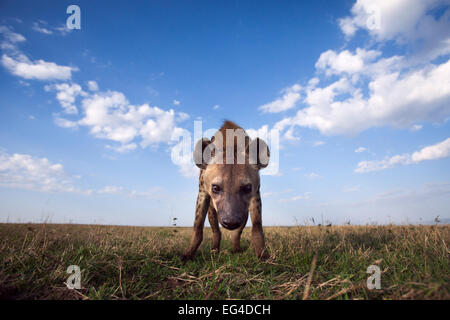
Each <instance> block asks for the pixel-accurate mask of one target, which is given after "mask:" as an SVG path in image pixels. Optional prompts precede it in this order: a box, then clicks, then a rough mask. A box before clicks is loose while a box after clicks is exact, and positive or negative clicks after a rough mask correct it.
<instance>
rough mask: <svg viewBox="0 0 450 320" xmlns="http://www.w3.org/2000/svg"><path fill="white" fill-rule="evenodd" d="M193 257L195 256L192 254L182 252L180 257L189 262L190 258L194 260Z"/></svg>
mask: <svg viewBox="0 0 450 320" xmlns="http://www.w3.org/2000/svg"><path fill="white" fill-rule="evenodd" d="M193 258H194V256H193V255H191V254H182V255H181V256H180V259H181V261H182V262H187V261H189V260H192V259H193Z"/></svg>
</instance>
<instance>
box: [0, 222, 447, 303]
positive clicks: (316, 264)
mask: <svg viewBox="0 0 450 320" xmlns="http://www.w3.org/2000/svg"><path fill="white" fill-rule="evenodd" d="M210 232H211V231H210V230H209V229H205V235H204V239H205V240H204V242H203V244H202V246H201V247H200V249H199V251H198V253H197V255H196V257H195V259H194V261H191V262H188V263H186V264H182V262H181V261H180V259H179V254H180V253H181V252H182V250H183V249H184V248H185V247H186V246H187V244H188V239H189V236H190V234H191V228H179V227H177V228H157V227H118V226H94V225H92V226H83V225H48V224H47V225H46V224H42V225H34V224H27V225H25V224H20V225H19V224H0V239H1V240H0V298H3V299H449V298H450V293H449V292H450V286H449V275H450V272H449V240H450V226H449V225H445V226H330V227H319V226H313V227H269V228H265V234H266V243H267V246H268V249H269V251H270V253H271V259H270V260H268V261H266V262H264V263H261V262H258V261H257V260H256V258H255V255H254V253H253V250H252V248H251V245H250V230H249V229H248V228H247V229H246V230H244V233H243V237H242V238H243V239H242V247H243V248H244V249H247V250H245V251H244V252H243V253H241V254H232V253H231V242H230V234H229V233H228V232H223V240H222V251H221V252H220V253H215V254H213V253H210V251H209V249H210V245H211V243H210V237H211V234H210ZM373 264H375V265H378V266H380V268H381V270H382V275H381V285H382V289H381V290H368V289H367V287H366V279H367V277H368V276H369V275H368V274H366V270H367V267H368V266H369V265H373ZM69 265H78V266H80V268H81V271H82V277H81V283H82V289H80V290H69V289H67V288H66V286H65V284H64V283H65V281H66V279H67V278H68V276H69V275H68V274H66V269H67V267H68V266H69Z"/></svg>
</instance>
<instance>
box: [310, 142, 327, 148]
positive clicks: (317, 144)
mask: <svg viewBox="0 0 450 320" xmlns="http://www.w3.org/2000/svg"><path fill="white" fill-rule="evenodd" d="M324 144H325V142H324V141H315V142H314V143H313V146H314V147H319V146H323V145H324Z"/></svg>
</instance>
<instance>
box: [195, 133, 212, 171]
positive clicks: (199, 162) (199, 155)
mask: <svg viewBox="0 0 450 320" xmlns="http://www.w3.org/2000/svg"><path fill="white" fill-rule="evenodd" d="M210 144H211V140H209V139H207V138H202V139H200V140H198V141H197V143H196V144H195V148H194V163H195V165H196V166H197V167H199V168H200V169H206V166H207V165H208V162H209V161H210V159H209V158H210V156H209V157H207V159H205V157H203V155H204V151H205V149H206V147H208V146H209V145H210ZM208 154H209V155H211V153H208Z"/></svg>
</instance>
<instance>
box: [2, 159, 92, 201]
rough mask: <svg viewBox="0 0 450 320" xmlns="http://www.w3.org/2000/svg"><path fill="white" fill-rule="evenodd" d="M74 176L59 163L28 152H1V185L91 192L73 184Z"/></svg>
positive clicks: (28, 188)
mask: <svg viewBox="0 0 450 320" xmlns="http://www.w3.org/2000/svg"><path fill="white" fill-rule="evenodd" d="M72 180H73V178H72V177H70V176H69V175H67V174H66V173H65V172H64V168H63V166H62V165H61V164H59V163H51V162H50V161H49V160H48V159H46V158H37V157H32V156H30V155H27V154H19V153H14V154H7V153H0V186H2V187H7V188H17V189H26V190H35V191H44V192H77V193H85V194H89V193H90V192H91V191H90V190H84V191H83V190H81V189H78V188H75V187H74V186H73V183H72V182H73V181H72Z"/></svg>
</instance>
